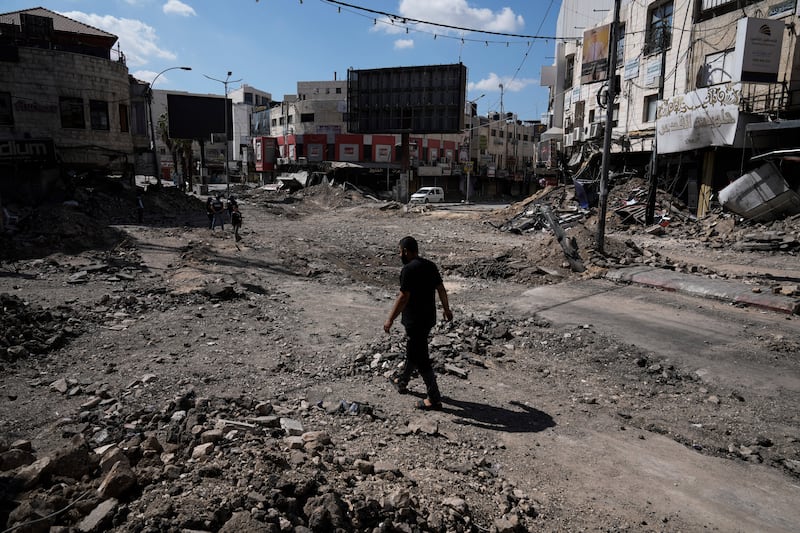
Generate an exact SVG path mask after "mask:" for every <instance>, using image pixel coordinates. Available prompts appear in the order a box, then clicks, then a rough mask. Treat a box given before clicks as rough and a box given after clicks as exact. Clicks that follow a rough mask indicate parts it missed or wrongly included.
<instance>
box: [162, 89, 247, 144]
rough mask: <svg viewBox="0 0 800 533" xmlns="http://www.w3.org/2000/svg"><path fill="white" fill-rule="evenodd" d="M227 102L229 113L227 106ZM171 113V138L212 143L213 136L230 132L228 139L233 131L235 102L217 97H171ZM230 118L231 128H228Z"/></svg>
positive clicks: (169, 101)
mask: <svg viewBox="0 0 800 533" xmlns="http://www.w3.org/2000/svg"><path fill="white" fill-rule="evenodd" d="M226 103H227V107H228V109H227V112H226V110H225V105H226ZM167 114H168V117H169V136H170V137H171V138H173V139H198V140H200V139H203V140H210V139H211V134H212V133H227V134H228V140H230V139H231V137H230V133H231V131H232V130H233V112H232V109H231V101H230V100H226V99H223V98H216V97H213V96H191V95H188V94H168V95H167ZM226 115H227V119H228V127H227V128H226V127H225V118H226Z"/></svg>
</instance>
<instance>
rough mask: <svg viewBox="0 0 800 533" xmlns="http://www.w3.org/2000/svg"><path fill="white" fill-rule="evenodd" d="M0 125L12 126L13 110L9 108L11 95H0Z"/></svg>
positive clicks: (3, 93)
mask: <svg viewBox="0 0 800 533" xmlns="http://www.w3.org/2000/svg"><path fill="white" fill-rule="evenodd" d="M0 125H3V126H13V125H14V110H13V109H12V108H11V93H5V92H2V93H0Z"/></svg>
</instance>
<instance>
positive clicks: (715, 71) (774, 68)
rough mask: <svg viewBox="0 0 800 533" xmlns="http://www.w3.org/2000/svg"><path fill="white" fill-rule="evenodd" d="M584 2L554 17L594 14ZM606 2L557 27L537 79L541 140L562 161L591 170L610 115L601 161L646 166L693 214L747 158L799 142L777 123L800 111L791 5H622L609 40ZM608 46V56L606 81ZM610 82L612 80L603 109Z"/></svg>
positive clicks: (715, 1)
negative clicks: (544, 117) (542, 91)
mask: <svg viewBox="0 0 800 533" xmlns="http://www.w3.org/2000/svg"><path fill="white" fill-rule="evenodd" d="M589 4H590V3H589V2H585V3H584V2H580V3H577V2H566V1H565V2H564V3H562V8H561V9H562V13H561V16H563V17H565V18H568V17H569V16H570V15H575V14H576V13H582V14H584V15H586V16H588V15H589V14H591V13H596V8H595V7H593V6H590V5H589ZM605 4H609V5H607V6H606V7H607V8H608V11H603V15H604V19H603V20H601V21H596V23H595V24H593V25H587V26H586V28H585V29H582V30H581V34H580V35H577V36H576V35H574V34H570V33H569V32H568V30H567V29H566V28H561V31H565V32H566V33H564V34H562V35H563V36H564V37H565V38H564V39H562V40H560V41H559V43H558V44H557V45H556V61H555V64H554V65H553V66H552V67H550V68H548V69H545V72H543V77H542V79H543V80H544V83H546V84H547V85H548V86H549V87H550V89H551V92H550V94H551V99H550V115H551V120H552V122H551V124H550V126H551V129H550V130H548V132H547V133H546V137H550V138H551V139H554V140H555V141H557V142H558V144H557V150H558V151H559V153H560V154H561V155H562V157H563V158H564V159H568V158H569V157H571V158H572V161H574V162H576V164H577V163H582V162H584V161H586V159H587V158H590V157H592V154H595V155H598V156H597V157H595V159H596V160H597V161H598V162H599V160H600V158H599V150H600V149H601V147H602V140H603V137H602V134H603V128H604V126H605V118H606V114H607V111H606V110H607V106H611V109H612V122H611V127H612V128H613V129H612V144H611V152H612V158H611V161H612V164H613V163H614V162H617V163H619V164H623V163H622V162H623V160H624V164H625V165H631V164H632V165H634V166H638V167H639V169H640V170H641V171H642V173H643V174H644V169H645V167H646V166H647V167H648V168H653V169H654V172H655V175H656V177H657V178H659V180H660V181H659V185H660V186H661V187H663V188H665V189H667V190H670V191H671V192H673V193H675V194H676V195H678V196H682V197H683V199H684V200H685V201H686V202H687V204H688V205H689V206H690V207H691V208H693V209H696V212H697V214H698V215H703V214H704V213H705V212H706V211H707V209H708V207H709V203H710V200H711V197H712V194H713V192H714V191H718V190H720V189H721V188H723V187H724V186H726V185H727V184H728V183H730V182H731V181H732V180H733V179H735V178H736V177H738V176H739V175H741V173H742V169H743V168H744V166H745V164H746V161H747V159H748V156H749V155H751V154H752V153H753V151H754V150H762V151H763V150H766V149H767V148H769V147H778V146H779V145H781V144H782V145H784V146H785V145H787V144H788V145H791V146H795V147H796V146H797V145H798V141H799V140H800V139H798V131H800V130H798V128H797V124H798V123H797V122H794V121H792V120H787V119H793V118H796V117H797V114H798V105H799V104H800V100H798V89H800V76H795V75H794V73H795V72H797V70H798V67H800V63H798V60H799V59H800V57H798V56H797V54H795V51H796V49H797V46H798V42H797V37H796V35H795V31H794V27H795V26H794V24H795V20H796V16H797V13H796V12H795V11H796V9H797V2H794V1H787V2H776V1H755V0H651V1H644V2H642V1H630V0H623V1H622V2H621V10H620V22H619V26H618V28H619V31H618V32H617V38H616V42H614V43H610V42H608V41H609V40H611V39H610V35H611V31H610V28H611V23H612V22H613V2H605ZM561 16H560V18H559V20H561ZM575 26H577V24H576V25H575ZM597 35H600V36H601V39H599V40H601V41H602V36H605V40H606V41H605V52H604V54H603V55H602V56H601V57H600V61H598V60H597V59H594V60H593V58H592V57H590V56H591V41H596V40H598V39H597ZM611 46H615V47H616V50H617V56H618V58H617V64H616V69H615V70H614V71H613V72H611V73H609V72H608V56H609V55H610V54H609V51H610V50H611ZM603 61H605V63H603ZM598 66H599V70H598ZM603 69H605V71H604V70H603ZM545 74H546V75H545ZM609 74H611V75H615V76H616V78H615V79H616V80H617V81H618V82H619V83H617V84H616V85H617V97H616V98H615V100H614V101H613V102H608V101H607V100H608V98H607V97H608V94H607V88H608V80H609ZM776 131H780V132H781V133H780V134H779V135H777V134H775V132H776ZM765 133H768V134H769V135H765ZM548 134H549V135H548ZM654 153H655V156H654V157H653V154H654ZM637 156H638V157H637ZM651 160H653V161H655V164H653V163H651ZM584 168H588V167H585V166H584ZM594 168H595V169H596V168H597V166H596V165H595V167H594ZM595 175H596V174H595Z"/></svg>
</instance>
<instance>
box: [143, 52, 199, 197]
mask: <svg viewBox="0 0 800 533" xmlns="http://www.w3.org/2000/svg"><path fill="white" fill-rule="evenodd" d="M178 69H180V70H192V67H169V68H165V69H164V70H162V71H161V72H159V73H158V74H156V77H155V78H153V81H151V82H150V86H149V87H148V88H147V106H148V107H149V108H150V153H151V154H152V155H153V172H155V174H156V183H157V184H158V185H161V172H159V168H158V155H157V154H156V129H155V126H154V125H153V85H155V84H156V80H157V79H158V77H159V76H161V75H162V74H164V73H165V72H169V71H170V70H178ZM176 170H177V169H176Z"/></svg>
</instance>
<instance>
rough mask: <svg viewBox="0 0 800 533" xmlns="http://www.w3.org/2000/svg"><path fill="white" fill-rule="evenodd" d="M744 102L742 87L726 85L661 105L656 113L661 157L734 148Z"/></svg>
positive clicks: (705, 89)
mask: <svg viewBox="0 0 800 533" xmlns="http://www.w3.org/2000/svg"><path fill="white" fill-rule="evenodd" d="M741 98H742V86H741V85H740V84H726V85H717V86H714V87H708V88H703V89H697V90H696V91H692V92H690V93H686V94H684V95H681V96H674V97H672V98H670V99H668V100H662V101H660V102H659V103H658V111H657V113H656V136H657V143H658V153H659V154H671V153H675V152H683V151H686V150H695V149H697V148H706V147H708V146H732V145H733V142H734V139H735V138H736V123H737V121H738V119H739V102H740V101H741Z"/></svg>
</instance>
